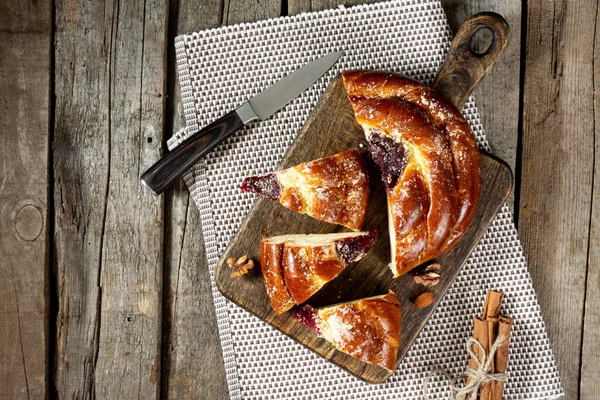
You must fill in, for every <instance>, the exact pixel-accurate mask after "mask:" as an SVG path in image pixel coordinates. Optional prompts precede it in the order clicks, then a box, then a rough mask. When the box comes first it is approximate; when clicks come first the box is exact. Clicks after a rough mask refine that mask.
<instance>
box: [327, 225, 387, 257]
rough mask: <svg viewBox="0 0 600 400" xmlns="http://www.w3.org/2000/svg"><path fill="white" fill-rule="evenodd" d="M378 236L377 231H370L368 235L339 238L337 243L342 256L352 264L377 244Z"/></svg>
mask: <svg viewBox="0 0 600 400" xmlns="http://www.w3.org/2000/svg"><path fill="white" fill-rule="evenodd" d="M377 236H378V234H377V231H370V232H369V233H368V234H367V235H362V236H358V237H351V238H346V239H340V240H337V241H336V243H335V245H336V247H337V251H338V254H339V256H340V258H341V259H342V261H344V263H346V264H350V263H351V262H353V261H355V260H356V259H357V258H360V257H362V256H363V255H365V254H366V253H367V252H368V251H369V250H371V247H373V246H374V245H375V242H376V241H377Z"/></svg>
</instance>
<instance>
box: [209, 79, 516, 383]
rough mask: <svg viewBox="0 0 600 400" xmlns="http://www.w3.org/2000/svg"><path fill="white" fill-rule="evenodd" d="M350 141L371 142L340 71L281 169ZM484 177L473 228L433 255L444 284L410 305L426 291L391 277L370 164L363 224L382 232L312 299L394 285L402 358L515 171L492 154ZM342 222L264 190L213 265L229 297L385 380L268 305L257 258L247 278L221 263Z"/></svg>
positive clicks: (325, 301) (378, 190)
mask: <svg viewBox="0 0 600 400" xmlns="http://www.w3.org/2000/svg"><path fill="white" fill-rule="evenodd" d="M322 132H327V135H322ZM350 148H365V149H366V140H365V139H364V133H363V130H362V128H361V127H360V126H359V125H358V124H357V123H356V120H355V118H354V111H353V110H352V107H351V106H350V102H349V101H348V97H347V95H346V91H345V89H344V87H343V83H342V81H341V77H337V78H336V79H335V80H334V82H333V83H332V84H331V85H330V88H329V89H328V90H327V91H326V93H325V94H324V95H323V97H322V100H321V102H320V104H319V105H318V106H317V107H316V109H315V111H314V112H313V113H312V115H311V116H310V117H309V119H308V121H307V122H306V124H305V125H304V127H303V128H302V129H301V131H300V132H299V133H298V136H297V138H296V140H295V141H294V143H293V144H292V145H291V147H290V149H289V150H288V152H287V153H286V155H285V156H284V158H283V160H282V161H281V163H280V165H279V166H278V169H284V168H288V167H291V166H294V165H297V164H299V163H301V162H305V161H309V160H313V159H317V158H321V157H324V156H328V155H332V154H336V153H338V152H341V151H343V150H346V149H350ZM481 180H482V194H481V198H480V201H479V206H478V210H477V212H476V215H475V219H474V222H473V223H472V225H471V228H470V229H469V230H468V231H467V233H465V236H464V237H463V239H462V240H461V241H460V243H459V244H458V245H457V246H455V247H453V248H452V249H450V250H449V251H448V252H446V253H445V254H443V255H441V256H439V257H437V258H436V259H435V261H436V262H439V263H440V264H441V265H442V266H443V267H442V270H441V272H440V273H441V275H442V278H441V280H440V283H439V285H437V286H436V287H434V288H433V289H432V290H431V291H432V292H433V293H434V294H435V296H436V298H435V302H434V304H433V305H432V306H431V307H429V308H424V309H416V308H415V307H413V305H412V301H413V300H414V298H415V297H416V296H417V295H418V294H419V293H420V292H422V291H423V287H422V286H420V285H417V284H416V283H414V282H413V278H412V275H411V274H406V275H404V276H402V277H400V278H398V279H393V278H392V274H391V272H390V271H389V269H388V264H389V262H390V259H389V257H390V248H389V236H388V229H387V213H386V212H385V211H384V212H382V210H385V209H386V204H387V199H386V195H385V190H384V188H383V186H382V185H381V184H380V180H379V178H377V176H376V172H374V169H373V168H372V169H371V194H370V198H369V209H368V211H367V216H366V219H365V224H364V227H363V229H364V230H372V229H377V230H378V231H379V235H380V238H379V241H378V242H377V244H376V245H375V247H374V248H373V249H372V250H371V251H370V252H369V253H368V254H367V255H366V256H365V257H364V258H363V259H362V260H361V261H359V262H358V263H356V264H353V265H352V266H351V267H348V268H346V269H345V270H344V271H343V272H342V273H341V274H340V275H339V276H338V277H337V278H336V279H334V280H333V281H331V282H329V283H328V284H327V285H326V286H325V287H324V288H323V289H322V290H321V291H319V292H318V293H317V294H315V295H314V296H313V297H312V298H311V299H310V300H309V303H310V304H311V305H313V306H315V307H322V306H326V305H331V304H335V303H339V302H345V301H350V300H355V299H360V298H364V297H369V296H374V295H380V294H384V293H387V291H388V289H391V290H393V291H394V292H395V293H396V294H397V295H398V298H399V300H400V303H401V306H402V326H403V331H402V333H401V336H400V348H399V351H398V360H397V362H398V363H400V361H401V360H402V358H403V357H404V356H405V355H406V353H407V352H408V350H409V348H410V346H411V345H412V343H413V341H414V340H415V339H416V337H417V335H418V334H419V332H420V331H421V329H422V328H423V327H424V326H425V323H426V322H427V320H428V319H429V317H430V316H431V315H432V313H433V311H434V310H435V308H436V307H437V304H438V303H439V302H440V301H441V299H442V298H443V295H444V294H445V292H446V291H447V289H448V288H449V287H450V284H451V283H452V282H453V281H454V278H455V277H456V276H457V274H458V272H459V270H460V268H461V267H462V265H463V264H464V263H465V262H466V260H467V258H468V255H469V254H470V252H471V251H472V250H473V249H474V248H475V246H476V245H477V242H478V241H479V239H480V238H481V237H482V236H483V234H484V233H485V231H486V229H487V227H488V226H489V224H490V223H491V221H492V219H493V217H494V216H495V215H496V213H497V212H498V210H499V209H500V207H501V205H502V204H503V202H504V200H505V199H506V198H507V197H508V194H509V192H510V189H511V186H512V184H511V182H512V175H511V173H510V170H509V169H508V167H507V166H506V164H504V163H502V162H500V161H498V160H496V159H493V158H491V157H488V156H483V157H482V178H481ZM282 221H285V223H283V222H282ZM339 230H340V227H336V226H334V225H331V224H326V223H323V222H320V221H317V220H315V219H312V218H310V217H308V216H306V215H302V214H298V213H295V212H293V211H291V210H288V209H286V208H284V207H282V206H280V205H279V204H277V203H276V202H273V201H271V200H268V199H266V198H259V199H257V200H256V202H255V203H254V206H253V208H252V209H251V211H250V212H249V213H248V216H247V217H246V219H245V221H244V222H243V223H242V225H241V227H240V230H239V232H238V234H237V235H236V237H235V238H234V239H233V241H232V242H231V244H230V245H229V246H228V248H227V250H226V251H225V252H224V253H223V255H222V257H221V260H220V261H219V265H218V267H217V270H216V273H215V280H216V282H217V286H218V288H219V290H220V291H221V292H222V293H223V295H224V296H225V297H227V298H228V299H229V300H231V301H233V302H234V303H236V304H238V305H240V306H241V307H243V308H245V309H246V310H248V311H250V312H251V313H253V314H255V315H256V316H258V317H259V318H261V319H263V320H264V321H266V322H268V323H269V324H271V325H273V326H274V327H275V328H277V329H279V330H281V331H282V332H283V333H285V334H287V335H289V336H290V337H292V338H293V339H295V340H297V341H298V342H300V343H302V344H304V345H305V346H307V347H308V348H309V349H311V350H313V351H315V352H316V353H317V354H319V355H320V356H322V357H324V358H326V359H328V360H330V361H332V362H334V363H335V364H337V365H339V366H341V367H342V368H345V369H347V370H348V371H349V372H351V373H352V374H354V375H356V376H357V377H360V378H362V379H364V380H366V381H368V382H371V383H380V382H383V381H384V380H385V379H387V378H388V377H389V376H390V375H391V373H390V372H389V371H387V370H385V369H384V368H382V367H379V366H375V365H369V364H367V363H364V362H362V361H358V360H356V359H354V358H352V357H351V356H349V355H347V354H344V353H341V352H339V351H337V350H335V349H334V347H333V346H332V345H331V344H329V343H328V342H326V341H325V340H323V339H319V338H317V336H316V335H314V333H313V332H312V331H311V330H310V329H308V328H306V327H304V326H303V325H302V324H300V323H299V322H297V321H295V320H294V319H292V318H291V316H290V313H285V314H283V315H280V316H277V315H276V314H275V312H274V311H273V310H272V309H271V306H270V303H269V300H268V297H267V294H266V291H265V288H264V283H263V279H262V275H261V274H260V268H259V266H258V265H257V266H256V267H255V268H254V273H253V274H252V275H251V276H249V277H248V278H246V277H244V279H233V278H231V276H230V274H231V271H230V269H229V268H228V267H227V265H225V263H224V261H225V260H226V259H227V258H229V257H235V258H237V257H240V256H242V255H244V254H247V255H248V256H249V257H250V258H252V259H253V260H255V262H256V263H257V264H258V260H260V254H259V247H260V246H259V238H260V237H261V236H262V234H263V232H266V233H267V234H268V235H281V234H287V233H329V232H334V231H339Z"/></svg>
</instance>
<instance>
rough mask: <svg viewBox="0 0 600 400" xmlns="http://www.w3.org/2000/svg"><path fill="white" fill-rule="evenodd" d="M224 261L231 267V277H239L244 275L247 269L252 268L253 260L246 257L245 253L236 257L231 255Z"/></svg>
mask: <svg viewBox="0 0 600 400" xmlns="http://www.w3.org/2000/svg"><path fill="white" fill-rule="evenodd" d="M226 263H227V265H229V268H232V269H233V272H232V273H231V277H232V278H239V277H241V276H243V275H246V274H247V273H248V271H250V270H251V269H252V268H254V261H252V259H251V258H250V259H248V256H247V255H246V256H241V257H240V258H238V259H235V258H233V257H231V258H228V259H227V261H226Z"/></svg>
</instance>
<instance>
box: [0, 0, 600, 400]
mask: <svg viewBox="0 0 600 400" xmlns="http://www.w3.org/2000/svg"><path fill="white" fill-rule="evenodd" d="M340 3H342V2H340ZM343 3H344V4H345V5H346V6H351V5H352V4H350V3H348V2H346V1H343ZM442 3H443V5H444V8H445V10H446V11H447V13H448V15H449V18H450V21H451V25H452V27H453V29H456V28H457V27H458V26H459V25H460V23H461V22H462V21H463V20H464V19H465V18H466V17H467V16H469V15H471V14H473V13H475V12H478V11H483V10H492V11H496V12H499V13H501V14H503V15H504V16H505V17H506V18H507V20H508V21H509V23H510V25H511V28H512V33H513V36H512V42H511V43H510V46H509V48H508V50H507V52H506V55H505V57H504V60H503V61H502V62H501V63H500V65H498V66H497V68H496V69H495V70H494V71H493V73H492V74H491V75H490V76H489V77H487V78H486V79H485V81H484V82H483V83H482V84H481V85H480V87H479V88H478V89H477V91H476V93H475V95H476V97H477V100H478V105H479V109H480V112H481V114H482V117H483V124H484V127H485V128H486V131H487V133H488V137H489V140H490V142H491V146H492V149H493V152H494V153H496V154H497V155H499V156H500V157H502V158H504V159H505V160H507V161H508V162H509V163H510V165H511V166H512V167H513V169H514V171H515V180H516V181H515V192H514V198H513V199H512V200H511V204H514V211H515V221H516V222H517V223H518V228H519V235H520V237H521V240H522V242H523V246H524V250H525V254H526V256H527V260H528V262H529V266H530V270H531V275H532V279H533V283H534V286H535V288H536V290H537V294H538V296H539V301H540V304H541V307H542V312H543V315H544V319H545V321H546V325H547V328H548V333H549V336H550V341H551V344H552V348H553V350H554V352H555V356H556V361H557V363H558V368H559V371H560V374H561V377H562V380H563V384H564V388H565V390H566V393H567V395H568V396H567V398H576V397H578V396H581V397H582V398H589V399H593V398H594V399H595V398H597V396H598V395H597V393H599V392H600V368H598V361H597V360H598V357H599V354H600V330H599V328H598V327H599V326H600V311H599V308H600V173H599V172H598V169H597V165H600V164H599V163H600V151H596V149H599V148H600V147H599V146H600V128H599V127H600V121H599V120H598V119H599V118H600V107H599V100H598V98H597V96H596V95H595V92H596V90H599V89H598V88H596V86H598V85H599V82H600V81H599V80H598V76H600V59H599V57H598V54H600V30H598V29H596V27H597V24H598V21H599V20H600V14H599V12H598V0H579V1H577V2H574V1H571V2H569V1H567V0H529V1H527V2H525V1H520V0H505V1H501V2H500V1H493V0H485V1H475V0H443V1H442ZM336 6H337V3H336V1H332V0H329V1H328V0H288V1H285V0H283V1H281V0H260V1H258V0H228V1H225V0H179V1H177V0H173V1H171V2H167V1H166V0H147V1H144V2H141V1H120V2H119V1H115V0H112V1H111V0H107V1H106V2H105V3H102V2H100V1H72V0H56V1H55V2H54V4H52V2H51V1H49V0H37V1H33V0H30V1H25V0H20V1H18V0H4V1H2V2H1V3H0V93H1V102H2V108H1V109H0V139H1V143H2V146H1V147H0V399H20V398H43V397H49V396H56V397H60V398H88V397H98V398H133V397H138V398H154V397H158V396H161V397H168V398H205V399H219V398H226V397H227V387H226V383H225V378H224V374H225V372H224V371H225V370H224V365H223V361H222V358H221V354H220V345H219V341H218V336H217V328H216V318H215V313H214V308H213V305H212V298H211V294H210V286H209V283H208V270H207V266H206V259H205V254H204V245H203V238H202V231H201V228H200V222H199V214H198V211H197V209H196V207H195V206H194V205H193V203H192V202H191V201H190V198H189V195H188V192H187V190H186V189H185V187H184V186H183V184H181V183H180V184H179V185H178V187H176V188H175V189H173V190H170V191H169V192H168V193H167V195H166V196H163V197H158V198H155V197H152V195H150V194H149V192H148V191H147V190H144V189H143V188H142V187H141V186H140V184H139V179H138V177H139V176H140V173H141V172H143V171H144V170H145V169H146V168H147V167H148V166H150V165H151V164H152V163H153V162H154V161H155V160H156V159H158V157H159V156H160V155H161V154H162V153H163V152H164V151H165V148H166V146H165V142H166V140H167V138H168V137H170V136H171V134H172V133H173V132H174V131H175V130H177V129H178V128H179V127H180V126H181V124H182V110H181V108H180V102H179V93H178V89H177V83H176V82H177V79H176V74H175V68H174V59H175V57H174V48H173V39H174V37H175V36H176V35H177V34H179V33H183V32H191V31H195V30H201V29H206V28H210V27H216V26H219V25H226V24H235V23H239V22H245V21H255V20H259V19H264V18H270V17H277V16H279V15H285V14H289V15H291V14H296V13H300V12H304V11H312V10H320V9H325V8H331V7H336Z"/></svg>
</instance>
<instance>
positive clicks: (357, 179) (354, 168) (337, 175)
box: [242, 150, 369, 231]
mask: <svg viewBox="0 0 600 400" xmlns="http://www.w3.org/2000/svg"><path fill="white" fill-rule="evenodd" d="M242 190H244V191H249V192H253V193H258V194H261V195H263V196H266V197H269V198H271V199H273V200H277V201H279V202H280V203H281V204H282V205H284V206H285V207H287V208H289V209H291V210H294V211H296V212H299V213H303V214H308V215H310V216H311V217H313V218H316V219H318V220H321V221H325V222H330V223H333V224H339V225H343V226H346V227H348V228H350V229H352V230H355V231H359V230H360V229H361V228H362V225H363V222H364V220H365V213H366V211H367V201H368V199H369V175H368V173H367V170H366V167H365V164H364V162H363V159H362V156H361V155H360V152H359V151H358V150H347V151H344V152H342V153H339V154H336V155H334V156H331V157H326V158H321V159H318V160H314V161H310V162H307V163H303V164H300V165H297V166H295V167H292V168H288V169H284V170H282V171H277V172H275V173H274V174H269V175H265V176H252V177H248V178H246V179H245V180H244V183H243V184H242Z"/></svg>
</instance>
